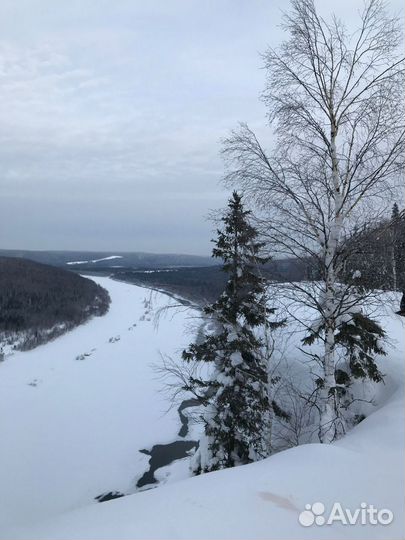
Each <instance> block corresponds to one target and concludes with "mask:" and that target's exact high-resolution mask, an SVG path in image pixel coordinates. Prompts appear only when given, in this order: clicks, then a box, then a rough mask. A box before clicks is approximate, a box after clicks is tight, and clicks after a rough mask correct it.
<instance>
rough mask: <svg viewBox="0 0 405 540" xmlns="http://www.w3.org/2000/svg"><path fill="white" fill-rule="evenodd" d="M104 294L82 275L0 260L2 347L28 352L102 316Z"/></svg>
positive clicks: (105, 304) (106, 303) (105, 305)
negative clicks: (92, 318)
mask: <svg viewBox="0 0 405 540" xmlns="http://www.w3.org/2000/svg"><path fill="white" fill-rule="evenodd" d="M109 304H110V298H109V295H108V293H107V291H106V290H105V289H103V288H102V287H100V286H99V285H97V284H96V283H94V281H91V280H90V279H86V278H83V277H81V276H79V275H78V274H75V273H73V272H69V271H67V270H63V269H60V268H55V267H54V266H49V265H45V264H41V263H38V262H34V261H30V260H26V259H19V258H10V257H0V346H2V348H3V350H6V351H7V350H9V349H11V348H15V349H20V350H26V349H32V348H33V347H35V346H37V345H39V344H41V343H45V342H46V341H49V340H50V339H53V338H55V337H57V336H59V335H60V334H63V333H64V332H66V331H68V330H70V329H71V328H73V327H75V326H77V325H79V324H81V323H83V322H85V321H86V320H87V319H89V318H90V317H91V316H94V315H95V316H100V315H104V314H105V313H106V312H107V311H108V307H109Z"/></svg>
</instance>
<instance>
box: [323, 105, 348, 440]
mask: <svg viewBox="0 0 405 540" xmlns="http://www.w3.org/2000/svg"><path fill="white" fill-rule="evenodd" d="M332 109H333V104H331V106H330V115H331V118H332V121H331V139H330V156H331V162H332V184H333V203H334V204H333V214H332V216H331V220H330V227H329V237H328V238H327V239H326V242H325V244H326V245H325V273H326V275H325V307H324V324H325V345H324V355H323V362H322V366H323V386H322V389H321V415H320V423H319V439H320V441H321V442H322V443H330V442H332V441H334V440H335V439H337V438H339V437H340V436H341V435H343V433H344V432H345V427H344V421H343V419H342V417H341V411H340V403H339V395H338V393H337V387H336V378H335V366H336V358H335V357H336V351H335V345H336V343H335V331H336V323H337V320H336V318H337V307H338V302H339V300H338V290H337V283H336V278H337V273H338V270H339V268H338V263H337V249H338V246H339V241H340V237H341V234H342V227H343V214H342V205H343V193H342V191H343V189H344V186H343V185H342V183H341V180H340V174H339V160H338V155H337V149H336V137H337V132H338V127H337V125H336V123H335V120H334V119H333V110H332Z"/></svg>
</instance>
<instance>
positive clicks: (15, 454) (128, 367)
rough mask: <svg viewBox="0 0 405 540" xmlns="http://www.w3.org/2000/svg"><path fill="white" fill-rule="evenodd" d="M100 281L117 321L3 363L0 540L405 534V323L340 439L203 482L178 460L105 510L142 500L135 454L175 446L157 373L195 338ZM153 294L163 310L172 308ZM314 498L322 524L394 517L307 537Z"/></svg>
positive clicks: (397, 325)
mask: <svg viewBox="0 0 405 540" xmlns="http://www.w3.org/2000/svg"><path fill="white" fill-rule="evenodd" d="M97 281H98V282H100V284H102V285H103V286H104V287H106V288H107V289H108V290H109V292H110V295H111V298H112V305H111V309H110V312H109V314H108V315H106V316H105V317H103V318H101V319H95V320H92V321H90V322H89V323H88V324H86V325H85V326H83V327H80V328H78V329H76V330H75V331H73V332H71V333H70V334H68V335H65V336H63V337H62V338H59V339H58V340H56V341H55V342H53V343H49V344H47V345H45V346H42V347H39V348H38V349H36V350H35V351H31V352H28V353H18V354H15V355H13V356H11V357H9V358H7V359H6V361H5V363H4V364H1V365H0V406H1V410H2V413H3V414H2V416H1V420H0V437H1V446H0V455H1V459H0V475H1V478H0V494H1V502H0V505H1V506H0V508H1V514H2V518H1V520H2V521H1V522H0V530H1V532H0V538H1V539H3V540H5V539H6V538H7V539H12V538H14V539H23V538H24V539H27V538H32V539H40V538H41V539H54V538H55V539H56V538H60V539H66V538H72V539H74V538H77V539H110V538H114V539H133V538H154V539H156V538H170V539H177V538H179V539H180V538H184V539H186V538H195V539H201V538H212V539H217V538H229V539H234V538H241V539H242V538H260V539H264V538H266V539H269V538H272V539H281V538H285V539H297V540H298V539H301V538H327V539H336V538H347V539H350V538H364V539H371V538H380V539H388V538H390V539H403V538H404V536H405V530H404V482H403V478H404V472H405V471H404V455H403V454H404V447H405V444H404V442H405V441H404V420H405V418H404V416H405V415H404V352H405V346H404V324H403V319H401V318H400V317H399V316H397V315H395V314H393V313H389V314H387V315H385V316H384V317H383V318H382V321H381V322H382V323H383V324H384V326H385V328H386V330H387V332H388V334H389V337H390V338H391V344H390V348H389V351H388V355H387V357H385V358H383V359H381V368H382V371H383V372H384V373H385V374H386V379H385V385H381V386H380V387H379V395H378V406H377V407H375V408H374V410H373V412H372V413H371V414H370V416H369V417H368V418H367V419H366V420H364V421H363V422H361V423H360V424H359V425H358V426H356V427H355V428H354V429H353V430H352V431H351V432H350V433H349V434H348V435H346V436H345V437H344V438H343V439H341V440H340V441H339V442H337V443H335V444H333V445H320V444H307V445H303V446H299V447H296V448H292V449H289V450H286V451H284V452H280V453H278V454H276V455H274V456H272V457H270V458H268V459H266V460H264V461H262V462H259V463H255V464H252V465H247V466H244V467H238V468H235V469H228V470H225V471H220V472H215V473H210V474H206V475H202V476H200V477H195V478H186V479H181V478H182V477H183V478H184V476H186V468H185V467H186V463H185V462H177V464H173V465H172V466H171V467H170V468H169V469H166V470H163V469H161V470H160V473H159V476H160V477H165V476H166V475H167V474H169V475H171V478H172V479H173V480H174V479H175V478H180V479H179V480H178V481H172V482H168V483H167V484H166V485H164V486H162V487H159V488H157V489H152V490H149V491H144V492H140V493H135V494H132V495H129V496H126V497H123V498H120V499H117V500H112V501H108V502H104V503H102V504H99V503H96V502H95V501H94V497H95V496H96V495H98V494H100V493H103V492H106V491H110V490H119V491H122V492H124V493H131V490H132V491H133V490H134V489H133V488H134V484H135V481H136V480H137V479H138V478H139V476H140V475H141V474H142V473H143V472H144V471H145V470H146V469H147V461H148V459H149V458H148V456H146V455H143V454H141V453H139V451H138V450H140V449H142V448H149V447H150V446H152V445H153V444H155V443H158V442H159V443H164V442H171V441H173V440H175V439H176V438H177V433H178V430H179V417H178V415H177V411H176V410H174V409H173V410H171V411H169V413H168V414H166V415H163V412H164V411H165V410H166V409H167V407H168V403H167V402H166V401H165V396H164V395H162V393H161V392H159V390H160V389H161V386H162V381H161V380H159V379H157V378H156V373H155V372H154V370H153V368H152V367H151V363H153V362H158V361H159V358H160V357H159V350H160V351H161V352H164V353H168V354H170V353H173V352H175V351H176V350H179V349H181V348H182V346H184V345H185V344H186V343H187V342H188V341H189V340H190V337H191V336H190V335H189V334H187V333H186V332H184V330H185V328H186V327H188V325H189V322H190V321H189V318H188V317H189V316H190V315H193V314H192V313H190V311H185V310H183V311H182V312H181V313H178V314H177V315H176V316H175V317H174V318H173V317H172V316H171V315H168V316H167V317H166V318H164V319H163V320H162V321H161V324H160V326H159V328H158V329H157V330H156V329H155V328H154V324H153V315H152V314H151V312H150V308H149V307H148V302H145V298H146V299H147V300H148V299H149V292H148V291H147V289H141V288H138V287H135V286H131V285H126V284H123V283H116V282H113V281H111V280H108V279H99V280H97ZM153 298H154V300H153V306H154V308H155V309H157V308H158V307H159V306H162V305H164V304H166V303H167V302H168V301H169V299H168V297H166V296H165V295H162V294H159V293H157V294H156V293H155V295H154V296H153ZM149 319H150V320H149ZM134 324H136V326H133V325H134ZM110 338H112V339H110ZM86 354H88V356H86ZM169 480H170V478H169ZM315 502H319V503H322V504H323V505H324V506H325V512H324V513H323V515H322V516H320V517H324V516H325V517H327V516H328V512H329V511H330V509H331V507H332V505H333V504H334V503H341V505H342V507H343V508H344V509H346V508H347V509H349V510H350V511H352V512H355V511H356V509H360V508H361V506H360V505H361V503H365V504H366V505H374V507H376V508H377V509H379V510H381V509H384V508H385V509H389V510H390V511H392V512H393V514H394V519H393V521H392V523H391V524H389V525H381V524H377V525H371V524H367V525H362V524H361V522H360V521H361V520H360V518H359V523H358V524H357V525H342V524H341V523H336V522H335V523H333V524H331V525H327V524H322V520H320V521H319V520H318V521H319V523H321V525H316V524H313V525H312V526H308V527H304V526H303V525H301V524H300V522H299V515H300V513H301V512H303V511H304V510H305V509H306V505H309V504H313V503H315ZM318 506H319V505H318ZM318 517H319V516H318Z"/></svg>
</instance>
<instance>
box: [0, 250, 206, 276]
mask: <svg viewBox="0 0 405 540" xmlns="http://www.w3.org/2000/svg"><path fill="white" fill-rule="evenodd" d="M0 256H3V257H16V258H22V259H30V260H32V261H37V262H40V263H44V264H51V265H53V266H60V267H67V268H69V269H71V270H73V269H75V270H80V271H82V270H87V269H92V268H101V267H103V268H117V267H124V268H163V267H193V266H213V265H215V264H216V263H215V261H213V259H212V258H211V257H200V256H198V255H183V254H170V253H168V254H165V253H161V254H155V253H143V252H133V253H126V252H121V251H107V252H106V251H26V250H5V249H2V250H0Z"/></svg>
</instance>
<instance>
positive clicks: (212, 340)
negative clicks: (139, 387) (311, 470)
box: [183, 192, 282, 473]
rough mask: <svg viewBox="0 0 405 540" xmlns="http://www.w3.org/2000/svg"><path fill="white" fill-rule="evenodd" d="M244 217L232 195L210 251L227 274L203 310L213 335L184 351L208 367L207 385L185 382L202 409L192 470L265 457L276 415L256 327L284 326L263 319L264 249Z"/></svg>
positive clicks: (246, 214)
mask: <svg viewBox="0 0 405 540" xmlns="http://www.w3.org/2000/svg"><path fill="white" fill-rule="evenodd" d="M249 214H250V211H247V210H244V207H243V203H242V198H241V196H240V195H238V194H237V193H236V192H234V193H233V195H232V197H231V199H230V201H229V204H228V209H227V211H226V213H225V215H224V217H223V218H222V222H223V229H222V230H218V237H217V240H216V241H215V247H214V249H213V257H217V258H219V259H221V260H222V261H223V270H224V271H225V272H226V273H227V274H228V276H229V279H228V282H227V285H226V287H225V290H224V292H223V293H222V295H221V296H220V297H219V299H218V300H217V301H216V302H214V303H213V304H211V305H208V306H207V307H206V308H205V314H206V315H207V316H209V317H210V318H212V320H213V321H214V324H215V331H214V332H213V333H212V334H206V335H205V336H204V337H203V339H202V340H201V342H200V343H198V344H197V343H194V344H192V345H190V346H189V348H188V349H187V350H185V351H183V359H184V360H185V361H186V362H210V363H213V365H214V369H213V372H212V373H211V377H210V378H209V379H208V380H203V379H202V378H190V380H189V386H188V387H187V388H186V389H187V390H191V391H193V392H194V393H195V394H197V395H198V396H199V397H200V399H201V400H202V402H203V403H204V404H205V409H204V414H203V422H204V435H203V437H202V440H201V441H200V446H199V449H198V451H197V452H196V454H195V456H194V459H193V463H192V468H193V471H194V472H196V473H200V472H207V471H212V470H216V469H223V468H226V467H233V466H235V465H239V464H244V463H249V462H252V461H257V460H259V459H262V458H264V457H266V456H268V455H269V454H270V452H271V443H270V428H271V425H270V423H271V416H272V413H273V412H279V411H280V408H279V407H277V406H274V407H273V405H272V404H271V403H270V400H269V395H268V391H269V380H268V366H267V364H266V359H265V356H264V355H263V347H264V342H263V341H262V339H260V338H259V337H257V335H256V333H255V330H256V329H258V328H259V327H261V328H262V333H263V331H264V332H266V331H267V330H269V329H271V328H275V327H277V326H279V325H281V324H282V322H269V320H268V317H269V315H271V314H273V313H274V309H272V308H269V307H268V302H267V298H266V287H265V282H264V280H263V278H262V277H261V276H260V273H259V271H258V265H259V264H263V263H265V262H266V261H267V260H268V259H266V258H263V257H261V256H260V253H261V250H262V248H263V244H262V243H260V242H258V240H257V236H258V233H257V231H256V229H255V228H254V227H253V226H252V225H251V224H250V222H249Z"/></svg>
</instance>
